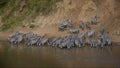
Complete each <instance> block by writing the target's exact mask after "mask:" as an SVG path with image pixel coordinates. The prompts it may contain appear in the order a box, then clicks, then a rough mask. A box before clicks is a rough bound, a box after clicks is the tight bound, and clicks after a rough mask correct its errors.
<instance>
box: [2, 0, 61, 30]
mask: <svg viewBox="0 0 120 68" xmlns="http://www.w3.org/2000/svg"><path fill="white" fill-rule="evenodd" d="M58 1H61V0H1V1H0V15H1V17H2V25H1V26H0V30H2V31H5V30H7V29H10V28H12V29H14V28H15V27H17V26H20V25H22V21H23V20H25V19H32V18H35V17H36V16H37V15H38V14H42V15H48V14H49V13H50V12H51V11H52V10H54V9H55V6H54V5H55V3H56V2H58ZM53 6H54V7H53ZM33 27H34V26H31V28H33Z"/></svg>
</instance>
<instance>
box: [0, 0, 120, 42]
mask: <svg viewBox="0 0 120 68" xmlns="http://www.w3.org/2000/svg"><path fill="white" fill-rule="evenodd" d="M95 15H99V16H100V19H99V21H98V24H97V25H94V26H93V29H95V30H96V31H98V29H99V25H100V24H101V23H104V25H105V29H106V31H107V32H109V35H110V36H111V37H112V39H113V40H114V41H116V42H120V34H119V32H120V1H119V0H63V1H62V2H59V3H57V10H56V11H54V12H53V13H51V14H50V15H48V16H41V15H38V16H37V17H36V18H35V19H34V21H33V23H35V24H36V25H38V27H37V28H34V29H30V28H27V27H24V28H23V27H22V28H21V27H18V28H17V29H15V30H9V31H7V32H6V35H8V33H9V34H12V33H13V32H15V31H21V32H24V33H27V32H34V33H37V34H39V35H48V36H64V35H68V34H69V32H68V31H65V32H59V31H58V29H57V26H58V24H59V23H61V22H62V21H64V20H66V19H68V18H70V17H71V19H72V21H73V23H74V26H75V27H78V22H79V20H83V21H84V22H87V21H91V18H92V17H94V16H95ZM26 22H29V21H28V20H27V21H24V23H26ZM85 31H86V30H85ZM81 32H82V31H81ZM116 32H118V35H116V34H115V33H116ZM2 37H4V38H5V37H6V36H5V34H4V35H3V36H2Z"/></svg>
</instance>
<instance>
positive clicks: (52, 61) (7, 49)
mask: <svg viewBox="0 0 120 68" xmlns="http://www.w3.org/2000/svg"><path fill="white" fill-rule="evenodd" d="M32 67H33V68H58V67H59V68H78V67H86V68H90V67H96V68H101V67H102V68H107V67H111V68H120V44H119V43H114V45H113V46H110V47H105V48H99V47H97V48H90V47H83V48H72V49H59V48H53V47H49V46H42V47H27V46H22V45H19V46H11V45H9V44H8V43H6V42H3V41H1V42H0V68H32Z"/></svg>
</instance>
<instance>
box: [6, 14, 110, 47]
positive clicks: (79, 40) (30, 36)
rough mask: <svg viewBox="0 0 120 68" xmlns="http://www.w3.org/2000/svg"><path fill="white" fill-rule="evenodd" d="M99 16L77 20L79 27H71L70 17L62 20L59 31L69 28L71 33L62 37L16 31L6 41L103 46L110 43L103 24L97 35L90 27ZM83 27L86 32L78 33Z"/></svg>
mask: <svg viewBox="0 0 120 68" xmlns="http://www.w3.org/2000/svg"><path fill="white" fill-rule="evenodd" d="M98 19H99V16H95V17H94V18H92V20H91V22H86V23H84V22H83V21H82V20H81V21H80V22H79V28H73V23H72V21H71V20H70V19H68V20H66V21H64V22H62V23H60V24H59V26H58V30H59V31H64V30H69V32H70V33H71V34H70V35H68V36H64V37H51V38H48V37H47V36H38V35H37V34H34V33H33V32H29V33H26V34H24V33H21V32H18V31H17V32H16V33H15V34H13V35H12V36H9V37H8V41H9V42H10V43H11V45H19V44H21V43H22V44H23V43H24V44H25V45H28V46H45V45H47V46H52V47H59V48H72V47H84V46H90V47H97V46H99V47H105V46H107V45H112V39H111V38H110V37H109V36H108V34H107V32H105V29H104V25H103V24H101V26H100V28H99V33H98V35H97V36H95V35H96V33H95V30H94V29H92V28H91V27H92V25H95V24H97V20H98ZM85 27H86V28H88V29H89V30H88V31H87V32H82V33H80V32H79V30H80V29H81V30H83V31H84V30H85Z"/></svg>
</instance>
